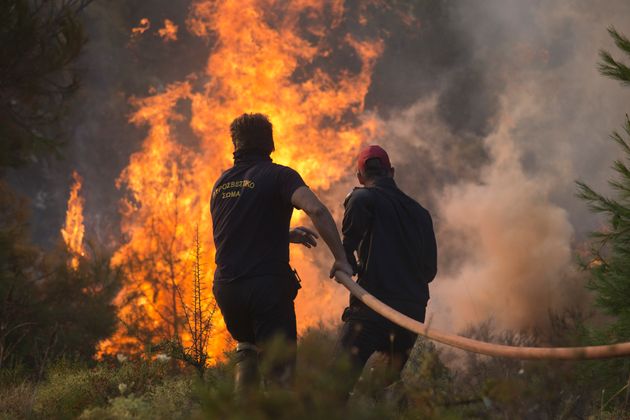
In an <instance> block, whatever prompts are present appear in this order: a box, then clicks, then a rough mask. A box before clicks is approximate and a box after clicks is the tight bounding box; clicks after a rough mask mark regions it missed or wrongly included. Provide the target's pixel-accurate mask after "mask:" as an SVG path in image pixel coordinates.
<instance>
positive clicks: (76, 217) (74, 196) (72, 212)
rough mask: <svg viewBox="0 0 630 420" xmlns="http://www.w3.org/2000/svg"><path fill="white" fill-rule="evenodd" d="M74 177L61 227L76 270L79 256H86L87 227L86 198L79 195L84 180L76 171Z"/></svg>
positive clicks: (71, 264)
mask: <svg viewBox="0 0 630 420" xmlns="http://www.w3.org/2000/svg"><path fill="white" fill-rule="evenodd" d="M72 178H73V179H74V184H73V185H72V189H71V190H70V197H69V198H68V210H67V211H66V223H65V225H64V227H63V229H61V236H62V237H63V240H64V242H65V243H66V246H67V247H68V251H70V253H71V254H72V258H71V260H70V266H71V267H72V268H73V269H75V270H76V269H77V268H78V267H79V257H83V256H85V248H84V247H83V234H84V233H85V227H84V226H83V205H84V200H83V197H81V196H80V195H79V192H80V191H81V183H82V182H83V180H82V179H81V177H80V176H79V174H78V173H77V172H76V171H75V172H73V173H72Z"/></svg>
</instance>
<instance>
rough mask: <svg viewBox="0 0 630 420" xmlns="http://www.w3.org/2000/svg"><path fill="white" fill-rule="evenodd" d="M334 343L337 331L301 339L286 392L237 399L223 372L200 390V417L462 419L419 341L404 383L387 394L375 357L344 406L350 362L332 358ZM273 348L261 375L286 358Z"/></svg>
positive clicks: (433, 355) (442, 372) (433, 357)
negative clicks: (294, 371)
mask: <svg viewBox="0 0 630 420" xmlns="http://www.w3.org/2000/svg"><path fill="white" fill-rule="evenodd" d="M336 344H337V342H336V333H335V332H331V331H328V330H324V329H312V330H309V331H308V332H306V333H305V334H304V336H303V337H302V338H301V340H300V343H299V348H298V353H297V354H298V366H297V375H296V379H295V385H294V387H293V388H292V389H291V390H290V391H289V390H284V389H278V388H274V387H272V386H267V388H266V389H264V390H263V389H260V390H258V391H255V392H252V393H250V394H247V395H246V396H236V395H234V393H233V386H234V384H233V382H232V375H230V374H225V373H228V372H224V374H222V375H221V376H220V377H216V378H215V380H213V381H209V385H206V386H205V387H203V388H200V389H199V391H198V392H199V398H200V400H201V404H202V409H203V414H204V415H205V416H206V417H207V418H230V419H267V418H274V419H294V418H303V419H326V420H332V419H398V418H423V419H431V418H461V417H460V416H459V415H458V414H457V412H456V411H455V410H453V409H449V408H447V407H445V404H444V401H445V398H447V396H448V395H449V391H448V389H449V386H450V376H449V374H448V371H447V369H446V367H444V365H442V363H441V362H440V361H439V357H438V353H437V351H436V350H435V348H434V347H433V346H431V345H428V344H427V343H425V342H423V341H421V340H419V341H418V344H417V346H416V348H415V349H414V352H413V355H412V361H411V362H410V364H409V369H408V370H406V371H405V374H404V375H403V376H404V377H405V381H403V382H396V383H395V384H393V385H392V386H389V387H387V389H384V388H383V387H384V384H387V383H389V381H390V380H391V378H392V375H391V372H389V371H388V369H387V368H386V366H385V365H384V364H383V363H380V359H379V358H378V357H375V358H373V359H372V360H371V362H370V363H369V366H367V367H366V369H365V370H364V374H363V378H362V379H361V380H360V381H359V383H358V385H357V387H356V388H355V391H354V393H353V396H352V398H350V400H349V401H348V400H347V398H346V395H347V391H348V390H349V389H352V383H351V381H352V378H353V375H351V374H350V365H349V363H348V361H347V360H345V359H344V358H342V357H335V350H336ZM272 346H273V347H274V348H272V349H269V350H268V351H267V354H266V356H265V358H266V360H263V362H262V368H261V370H264V369H265V366H267V367H268V366H270V365H273V364H274V362H273V359H274V358H280V359H281V358H282V357H283V355H286V352H287V350H286V349H283V348H282V347H281V343H280V342H277V343H273V344H272ZM270 359H271V360H270ZM418 367H419V368H420V369H419V370H416V368H418ZM213 370H214V369H213Z"/></svg>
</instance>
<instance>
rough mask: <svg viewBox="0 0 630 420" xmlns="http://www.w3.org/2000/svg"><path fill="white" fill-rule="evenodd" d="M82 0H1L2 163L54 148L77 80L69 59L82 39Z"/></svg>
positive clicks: (21, 160)
mask: <svg viewBox="0 0 630 420" xmlns="http://www.w3.org/2000/svg"><path fill="white" fill-rule="evenodd" d="M87 3H89V1H86V0H62V1H48V0H35V1H33V0H5V1H2V2H0V49H1V50H2V60H0V168H1V167H6V166H18V165H22V164H24V163H26V162H27V161H28V160H29V159H31V158H32V156H33V155H35V154H40V153H41V152H44V151H48V152H49V151H51V150H53V151H56V147H57V146H58V144H59V142H58V141H55V140H53V139H51V138H49V137H48V136H47V134H45V131H48V132H49V133H48V134H52V132H51V129H52V127H53V126H54V123H55V122H56V121H57V120H58V119H59V117H60V116H61V115H62V113H63V110H64V109H63V104H64V103H65V101H66V99H67V97H68V95H69V94H71V93H72V92H73V91H75V90H76V88H77V86H78V77H77V72H76V70H75V69H73V67H72V64H73V62H74V61H75V60H76V59H77V57H78V56H79V53H80V52H81V49H82V48H83V45H84V43H85V35H84V34H83V29H82V26H81V24H80V22H79V21H78V20H77V16H76V15H77V13H78V12H79V11H80V10H81V9H82V8H83V7H85V6H86V5H87Z"/></svg>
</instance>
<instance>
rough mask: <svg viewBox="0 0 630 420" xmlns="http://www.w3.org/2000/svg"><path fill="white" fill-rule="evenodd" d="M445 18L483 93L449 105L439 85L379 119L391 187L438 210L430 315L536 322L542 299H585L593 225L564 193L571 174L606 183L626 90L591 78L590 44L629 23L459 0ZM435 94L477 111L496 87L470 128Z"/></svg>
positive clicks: (546, 5)
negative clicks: (437, 265) (583, 268)
mask: <svg viewBox="0 0 630 420" xmlns="http://www.w3.org/2000/svg"><path fill="white" fill-rule="evenodd" d="M452 13H453V19H454V20H455V21H457V22H458V25H459V27H460V29H461V30H462V31H463V32H464V33H466V34H467V35H468V37H469V39H470V47H471V50H472V51H473V53H472V54H473V55H474V59H473V62H475V63H477V66H478V67H477V70H479V69H481V70H480V71H481V72H482V73H483V74H484V77H483V80H484V84H485V86H484V88H483V89H484V90H485V91H486V94H481V95H476V97H473V99H472V100H471V98H470V97H469V96H468V95H470V93H471V92H473V93H474V92H475V91H477V90H478V89H479V87H477V86H475V87H471V88H470V89H466V87H463V90H462V91H461V95H462V98H463V100H462V101H459V102H458V101H457V95H454V96H453V89H454V88H453V86H452V85H451V86H449V85H448V84H447V85H446V86H445V87H444V88H442V89H441V90H438V92H437V93H435V96H434V97H433V98H431V99H428V100H427V99H424V98H423V99H420V100H419V101H417V102H416V103H415V104H413V105H411V106H410V107H408V108H406V109H403V110H401V112H399V113H395V114H392V115H391V116H390V117H388V118H386V119H385V120H384V124H385V128H384V133H383V136H382V143H384V144H385V145H386V146H387V147H389V149H390V150H392V155H393V156H392V158H393V161H394V162H395V163H397V164H398V166H399V167H400V166H402V167H403V168H404V169H405V170H398V172H397V173H398V179H399V183H400V185H401V186H402V187H403V189H405V190H407V191H409V192H410V193H411V194H412V195H414V196H415V197H417V198H419V199H420V200H421V201H423V202H424V203H427V206H428V207H429V208H430V210H432V212H433V214H434V216H435V219H436V225H437V230H438V241H439V245H440V250H441V271H440V274H439V275H438V278H437V280H436V281H435V283H434V286H433V288H432V292H433V293H432V295H433V296H432V297H433V299H432V301H431V303H430V310H429V313H430V314H431V315H430V316H432V318H433V322H434V325H439V326H443V327H446V328H449V329H452V330H457V329H460V328H462V327H464V326H466V325H467V324H469V323H476V322H478V321H481V320H484V319H486V318H488V317H492V318H494V319H495V321H496V322H497V325H499V326H501V327H508V328H516V329H519V328H527V327H544V326H545V324H546V322H547V312H548V310H549V309H550V308H553V309H555V310H562V309H563V308H566V307H571V306H575V305H579V304H580V302H582V301H583V299H584V295H585V293H584V284H583V282H582V281H581V280H580V277H579V275H578V273H576V271H575V262H574V258H573V254H574V252H575V251H574V245H575V243H576V242H580V241H582V240H584V238H585V233H586V232H588V231H589V230H592V229H595V228H597V227H598V223H599V221H598V220H597V219H596V218H595V217H594V216H593V215H591V214H590V213H588V211H587V210H586V207H585V205H584V203H581V202H580V201H579V200H577V199H576V198H575V197H574V192H575V186H574V181H575V179H583V180H587V181H588V182H589V183H591V184H592V185H594V186H595V187H596V188H598V189H599V190H603V191H606V186H605V180H606V178H607V177H608V176H609V171H608V169H607V168H608V167H609V165H610V164H611V162H612V160H613V159H614V158H615V157H616V153H617V150H615V148H614V147H613V145H612V144H611V142H609V141H607V139H606V137H607V133H608V132H609V131H610V130H611V129H614V128H615V127H617V126H618V125H619V124H620V123H621V121H622V116H623V115H624V113H625V112H627V111H628V109H627V104H628V101H627V100H628V97H629V93H628V92H625V91H623V90H622V89H620V88H619V86H617V85H616V84H615V83H614V82H611V81H609V80H606V79H604V78H603V77H601V76H599V75H598V73H597V71H596V62H597V52H598V49H599V48H602V47H605V48H609V49H610V48H612V46H611V41H610V40H609V39H608V35H607V33H606V30H605V29H606V27H607V26H609V25H615V26H616V27H617V28H618V29H619V30H621V31H622V32H626V33H628V32H630V25H629V24H628V19H627V18H628V16H630V4H628V3H627V2H623V1H613V2H606V3H605V5H602V4H600V3H597V4H595V3H594V2H561V1H557V2H519V1H488V2H462V3H461V4H460V5H459V6H458V7H457V8H456V9H455V10H453V11H452ZM455 80H457V79H455ZM458 88H462V86H459V87H458ZM445 95H446V96H447V97H449V99H448V101H449V102H450V106H448V109H449V112H450V113H454V114H462V115H470V114H471V113H473V114H474V113H478V111H477V110H476V109H477V108H480V109H482V110H484V109H485V110H487V109H488V104H489V102H488V98H489V97H492V95H496V98H497V106H496V108H495V107H494V106H493V109H496V112H494V113H492V114H491V113H487V112H486V113H485V115H486V116H487V117H488V118H487V120H486V124H481V126H485V127H490V129H489V130H488V131H487V132H486V133H483V131H480V130H479V129H478V127H479V126H480V125H479V124H478V123H477V124H473V125H470V126H464V127H462V125H461V124H453V121H452V120H449V118H443V117H442V118H440V117H441V116H443V108H442V107H443V104H444V101H445V99H444V98H445ZM490 103H491V102H490ZM471 108H472V109H471ZM482 115H483V113H482ZM484 151H485V152H486V153H488V156H487V157H488V160H487V161H483V162H482V163H480V160H479V159H478V158H477V159H476V157H483V156H484V153H483V152H484ZM414 168H419V169H414ZM449 172H450V174H449V176H443V174H444V173H449ZM436 178H437V179H438V180H439V181H436Z"/></svg>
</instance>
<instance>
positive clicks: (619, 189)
mask: <svg viewBox="0 0 630 420" xmlns="http://www.w3.org/2000/svg"><path fill="white" fill-rule="evenodd" d="M608 32H609V33H610V35H611V36H612V38H613V40H614V41H615V44H616V45H617V47H619V49H620V50H621V51H623V52H624V53H625V54H627V55H628V57H630V40H628V38H626V37H625V36H623V35H622V34H620V33H618V32H617V31H616V30H615V29H614V28H609V30H608ZM600 57H601V62H600V64H599V70H600V72H601V73H602V74H603V75H605V76H607V77H610V78H613V79H616V80H619V81H621V82H622V83H623V84H624V85H630V67H628V66H627V65H626V64H624V63H622V62H621V61H618V60H616V59H615V58H613V56H612V55H611V54H610V53H609V52H608V51H601V52H600ZM623 131H624V133H619V132H617V131H615V132H613V134H612V135H611V136H610V138H611V139H612V140H613V141H614V142H615V143H617V144H618V145H619V147H620V148H621V151H622V152H623V155H622V157H621V158H620V159H617V160H616V161H615V162H614V163H613V166H612V169H613V170H614V172H615V177H614V178H613V179H611V180H610V181H609V184H610V186H611V187H612V190H613V192H614V194H615V197H605V196H603V195H601V194H599V193H597V192H596V191H594V190H593V189H592V188H591V187H589V186H588V185H586V184H585V183H583V182H578V190H579V192H578V196H579V197H580V198H582V199H584V200H585V201H586V202H587V203H588V205H589V207H590V208H591V210H592V211H593V212H595V213H600V214H603V215H605V217H606V218H607V229H606V230H605V231H602V232H596V233H594V234H593V237H594V239H595V243H594V247H593V248H592V257H593V259H592V261H591V262H590V263H589V264H588V268H589V269H590V271H591V273H592V277H591V280H590V282H589V287H590V288H591V289H592V290H593V291H595V293H596V295H597V303H598V304H599V305H600V306H601V307H602V308H603V309H604V310H605V311H606V312H607V313H608V314H610V315H613V316H614V317H615V318H616V321H615V323H614V324H613V327H612V331H611V332H613V333H614V336H615V337H614V338H615V339H618V340H630V305H629V304H628V302H630V169H629V168H628V163H629V162H630V118H628V116H627V115H626V122H625V124H624V127H623ZM624 137H625V138H624Z"/></svg>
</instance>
